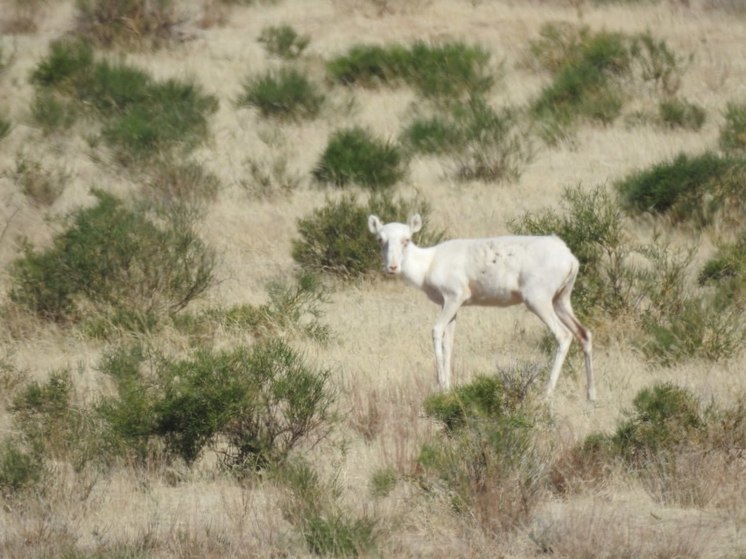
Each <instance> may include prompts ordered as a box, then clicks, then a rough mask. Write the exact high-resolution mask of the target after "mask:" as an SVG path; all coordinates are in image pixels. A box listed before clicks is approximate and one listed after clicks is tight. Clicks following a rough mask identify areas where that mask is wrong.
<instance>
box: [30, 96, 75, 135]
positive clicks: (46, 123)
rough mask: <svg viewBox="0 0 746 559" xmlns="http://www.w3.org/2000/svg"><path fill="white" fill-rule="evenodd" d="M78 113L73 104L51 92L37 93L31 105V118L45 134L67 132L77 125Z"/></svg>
mask: <svg viewBox="0 0 746 559" xmlns="http://www.w3.org/2000/svg"><path fill="white" fill-rule="evenodd" d="M77 113H78V111H77V109H76V108H75V107H74V106H73V104H72V103H70V102H65V100H64V99H63V98H61V97H60V96H58V95H55V94H53V93H49V92H43V91H42V92H37V94H36V95H35V96H34V99H33V101H32V103H31V118H32V119H33V121H34V122H35V123H36V124H38V125H39V126H40V127H41V129H42V130H43V131H44V133H45V134H51V133H52V132H55V131H60V130H67V129H68V128H70V127H71V126H72V125H73V124H74V123H75V120H76V119H77V117H78V114H77Z"/></svg>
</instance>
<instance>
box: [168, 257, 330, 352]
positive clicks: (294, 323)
mask: <svg viewBox="0 0 746 559" xmlns="http://www.w3.org/2000/svg"><path fill="white" fill-rule="evenodd" d="M267 295H268V297H269V301H268V302H267V303H264V304H261V305H250V304H242V305H236V306H233V307H229V308H225V309H223V308H219V309H208V310H207V311H204V312H202V313H200V314H198V315H189V314H186V315H184V316H179V317H177V318H176V319H175V325H176V327H177V328H178V329H179V330H180V331H181V332H183V333H186V334H191V335H194V336H203V335H205V333H208V332H212V331H214V330H215V328H216V327H217V326H218V325H220V326H223V327H225V328H227V329H230V330H236V331H241V332H247V333H250V334H251V335H252V336H254V337H256V338H257V339H269V338H273V337H287V336H291V335H300V336H304V337H307V338H310V339H312V340H315V341H317V342H321V343H324V342H326V341H328V340H329V338H330V337H331V332H330V329H329V326H328V325H327V324H324V323H323V322H322V321H321V317H322V315H323V312H322V306H323V304H324V303H326V302H327V291H326V289H325V287H324V285H323V284H322V282H321V280H320V279H319V277H318V276H317V275H315V274H312V273H310V272H308V271H303V272H301V273H299V274H298V275H297V276H296V277H295V278H293V280H292V281H290V280H287V279H285V278H283V279H276V280H273V281H271V282H269V284H268V285H267Z"/></svg>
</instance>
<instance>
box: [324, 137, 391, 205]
mask: <svg viewBox="0 0 746 559" xmlns="http://www.w3.org/2000/svg"><path fill="white" fill-rule="evenodd" d="M404 171H405V160H404V155H403V154H402V151H401V149H400V148H399V146H398V145H396V144H395V143H393V142H389V141H385V140H380V139H378V138H376V137H375V136H373V134H371V133H370V132H369V131H368V130H366V129H364V128H360V127H354V128H343V129H340V130H337V131H336V132H335V133H334V134H332V137H331V138H329V141H328V143H327V146H326V148H325V149H324V152H323V153H322V155H321V158H320V159H319V162H318V163H317V164H316V167H315V168H314V170H313V177H314V178H315V179H316V180H317V181H319V182H321V183H325V184H332V185H334V186H337V187H344V186H347V185H349V184H357V185H360V186H362V187H365V188H367V189H370V190H374V191H375V190H383V189H386V188H390V187H391V186H393V185H394V184H396V183H397V182H398V181H399V180H401V179H402V177H403V176H404Z"/></svg>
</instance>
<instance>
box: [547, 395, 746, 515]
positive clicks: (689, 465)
mask: <svg viewBox="0 0 746 559" xmlns="http://www.w3.org/2000/svg"><path fill="white" fill-rule="evenodd" d="M744 411H746V409H745V408H744V406H743V400H740V401H739V402H737V403H736V404H735V405H734V406H732V407H730V408H725V409H721V408H719V407H717V406H715V405H714V404H710V405H709V406H708V407H706V408H704V407H703V406H702V405H701V404H700V402H699V400H698V399H697V398H696V396H695V395H694V394H693V393H692V392H691V391H690V390H688V389H686V388H683V387H680V386H677V385H675V384H671V383H657V384H654V385H652V386H650V387H647V388H644V389H642V390H640V391H639V392H638V393H637V395H636V396H635V398H634V400H633V403H632V409H630V410H627V411H626V412H625V417H624V418H623V419H622V420H621V421H620V422H619V423H618V424H617V426H616V428H615V429H614V430H613V431H612V433H610V434H605V433H593V434H591V435H589V436H587V437H586V438H585V439H584V440H583V441H582V442H581V443H580V444H578V445H576V446H575V447H574V448H573V449H571V450H570V452H569V453H567V454H566V455H564V456H562V457H560V459H559V460H558V461H557V462H556V463H555V466H554V468H553V473H552V481H553V483H554V486H555V489H558V490H560V491H566V490H568V489H572V488H573V486H575V484H577V487H579V488H581V489H582V488H583V487H587V484H588V483H603V482H604V480H605V479H607V478H608V476H609V475H613V472H615V471H618V467H619V466H623V467H624V468H625V470H626V471H627V472H628V473H631V474H634V475H636V476H638V477H639V479H640V481H641V482H642V485H643V487H645V488H646V489H647V490H648V491H649V492H650V493H651V495H652V496H653V497H654V498H656V499H661V500H663V501H669V502H674V503H677V504H681V505H685V506H692V505H697V506H702V505H703V504H704V503H707V502H709V501H710V500H711V499H712V497H713V492H714V491H716V486H719V485H720V484H721V483H723V478H721V477H717V476H718V475H725V476H731V475H735V476H736V477H737V476H738V475H739V474H738V472H739V469H738V467H736V468H735V469H732V468H731V464H733V461H734V460H736V461H737V460H738V458H737V453H735V454H734V453H733V449H734V448H737V447H738V446H739V445H742V444H743V442H744V440H746V429H744V426H746V414H744ZM713 467H714V468H715V470H714V471H713V472H709V471H705V469H709V468H713Z"/></svg>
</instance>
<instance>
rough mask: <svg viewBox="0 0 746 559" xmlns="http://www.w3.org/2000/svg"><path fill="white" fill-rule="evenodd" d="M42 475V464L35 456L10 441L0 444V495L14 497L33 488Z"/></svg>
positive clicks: (15, 442)
mask: <svg viewBox="0 0 746 559" xmlns="http://www.w3.org/2000/svg"><path fill="white" fill-rule="evenodd" d="M43 473H44V464H43V462H42V460H41V459H40V458H39V456H38V455H37V454H34V453H32V452H29V451H28V450H26V449H24V448H23V446H22V445H21V444H19V443H18V442H17V441H14V440H11V439H5V440H4V441H2V443H0V495H3V496H12V495H16V494H18V493H21V492H22V491H23V490H24V489H27V488H31V487H33V486H35V485H36V484H37V483H38V482H39V481H40V480H41V478H42V474H43Z"/></svg>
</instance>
